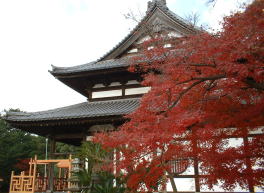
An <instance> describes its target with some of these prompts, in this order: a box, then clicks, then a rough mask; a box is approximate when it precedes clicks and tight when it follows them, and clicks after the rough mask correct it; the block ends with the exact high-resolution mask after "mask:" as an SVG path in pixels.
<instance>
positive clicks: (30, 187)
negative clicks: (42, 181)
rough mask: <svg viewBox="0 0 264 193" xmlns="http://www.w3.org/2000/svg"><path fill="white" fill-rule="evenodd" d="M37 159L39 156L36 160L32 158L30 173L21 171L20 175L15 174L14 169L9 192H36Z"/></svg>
mask: <svg viewBox="0 0 264 193" xmlns="http://www.w3.org/2000/svg"><path fill="white" fill-rule="evenodd" d="M36 160H37V157H35V160H32V159H30V163H31V164H29V172H28V174H25V172H21V173H20V175H15V173H14V171H12V173H11V181H10V190H9V193H34V191H35V176H36V170H37V163H36Z"/></svg>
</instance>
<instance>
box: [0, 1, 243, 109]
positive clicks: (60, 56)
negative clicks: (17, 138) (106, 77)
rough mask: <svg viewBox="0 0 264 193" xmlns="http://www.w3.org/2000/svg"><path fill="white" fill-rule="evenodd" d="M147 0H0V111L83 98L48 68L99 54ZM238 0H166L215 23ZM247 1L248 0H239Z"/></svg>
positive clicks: (129, 25) (88, 59)
mask: <svg viewBox="0 0 264 193" xmlns="http://www.w3.org/2000/svg"><path fill="white" fill-rule="evenodd" d="M147 1H148V0H0V66H1V70H0V88H1V90H0V111H1V110H3V109H9V108H20V109H21V110H23V111H40V110H47V109H52V108H57V107H62V106H66V105H71V104H75V103H80V102H83V101H85V100H86V99H85V98H84V97H83V96H81V95H80V94H78V93H77V92H75V91H73V90H72V89H70V88H68V87H67V86H65V85H64V84H62V83H61V82H60V81H58V80H56V79H55V78H54V77H53V76H52V75H51V74H50V73H49V72H48V70H50V69H51V64H53V65H55V66H74V65H79V64H83V63H87V62H91V61H93V60H96V59H98V58H99V57H100V56H102V55H104V54H105V53H106V52H107V51H108V50H110V49H111V48H112V47H113V46H115V45H116V44H117V43H118V42H119V41H120V40H121V39H123V38H124V37H125V36H126V34H127V33H128V32H129V30H131V28H132V27H133V25H134V23H133V22H132V21H129V20H126V19H125V18H124V16H123V14H125V13H127V12H129V10H132V11H133V12H134V13H138V12H139V11H138V10H140V11H141V12H143V13H144V12H145V11H146V7H147ZM241 1H242V0H239V1H238V0H218V1H217V3H216V5H215V6H214V7H212V6H207V5H206V3H205V0H167V4H168V7H169V8H170V10H172V11H173V12H175V13H176V14H178V15H180V16H181V17H185V15H187V14H188V13H190V12H198V13H199V14H200V23H201V24H206V23H207V24H208V25H209V26H211V27H213V28H216V27H218V28H219V25H218V23H219V21H220V20H221V18H222V17H223V15H227V14H229V12H230V10H234V9H235V8H236V7H237V5H238V2H239V3H241ZM243 1H247V0H243Z"/></svg>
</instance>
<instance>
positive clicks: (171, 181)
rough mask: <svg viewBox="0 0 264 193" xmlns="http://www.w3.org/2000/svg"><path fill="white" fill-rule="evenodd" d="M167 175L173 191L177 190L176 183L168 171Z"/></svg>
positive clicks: (174, 192)
mask: <svg viewBox="0 0 264 193" xmlns="http://www.w3.org/2000/svg"><path fill="white" fill-rule="evenodd" d="M168 177H169V179H170V183H171V187H172V190H173V193H176V192H178V190H177V187H176V184H175V182H174V177H173V175H172V174H171V173H170V172H168Z"/></svg>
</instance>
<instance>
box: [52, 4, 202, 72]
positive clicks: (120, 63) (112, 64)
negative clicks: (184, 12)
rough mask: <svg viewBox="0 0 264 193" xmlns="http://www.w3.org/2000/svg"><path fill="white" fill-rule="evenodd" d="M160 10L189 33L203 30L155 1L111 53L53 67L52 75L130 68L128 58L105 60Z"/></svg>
mask: <svg viewBox="0 0 264 193" xmlns="http://www.w3.org/2000/svg"><path fill="white" fill-rule="evenodd" d="M156 8H159V9H160V10H161V11H162V12H163V13H165V14H166V15H167V16H168V17H170V18H172V19H173V20H175V21H177V22H178V23H179V24H181V25H182V26H184V27H185V28H186V29H188V30H189V31H192V32H194V31H199V30H201V29H199V28H196V27H193V25H192V24H191V23H190V22H188V21H186V20H184V19H183V18H181V17H180V16H178V15H176V14H175V13H173V12H172V11H170V10H169V9H168V7H167V6H166V4H165V3H164V1H163V0H153V1H152V2H150V4H149V7H148V10H147V12H146V15H145V17H144V18H143V19H142V20H141V21H140V22H139V24H138V25H137V26H136V27H135V28H134V29H133V30H131V32H130V33H129V34H128V35H127V36H126V37H125V38H124V39H123V40H121V41H120V42H119V43H118V44H117V45H116V46H114V47H113V48H112V49H111V50H110V51H108V52H107V53H106V54H105V55H103V56H102V57H101V58H100V59H99V60H97V61H94V62H90V63H87V64H83V65H78V66H73V67H56V66H52V71H50V72H51V73H52V74H54V75H55V74H70V73H78V72H88V71H95V70H102V69H111V68H117V67H127V66H129V61H128V58H121V59H111V60H105V58H106V57H107V56H108V55H110V54H111V53H112V52H114V51H115V50H116V49H117V48H118V47H120V46H121V45H123V44H124V43H125V42H126V41H128V40H129V38H130V37H131V36H133V34H135V32H136V31H137V30H139V29H140V28H141V27H142V25H143V23H144V22H146V20H147V19H148V18H149V16H150V15H151V14H152V13H153V11H154V10H155V9H156Z"/></svg>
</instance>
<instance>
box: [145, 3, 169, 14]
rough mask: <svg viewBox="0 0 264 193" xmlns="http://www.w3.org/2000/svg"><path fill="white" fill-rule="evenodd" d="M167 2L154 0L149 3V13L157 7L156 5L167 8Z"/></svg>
mask: <svg viewBox="0 0 264 193" xmlns="http://www.w3.org/2000/svg"><path fill="white" fill-rule="evenodd" d="M166 4H167V3H166V0H152V1H149V2H148V9H147V12H149V11H151V9H152V8H153V7H154V6H155V5H159V6H164V7H167V5H166Z"/></svg>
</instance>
